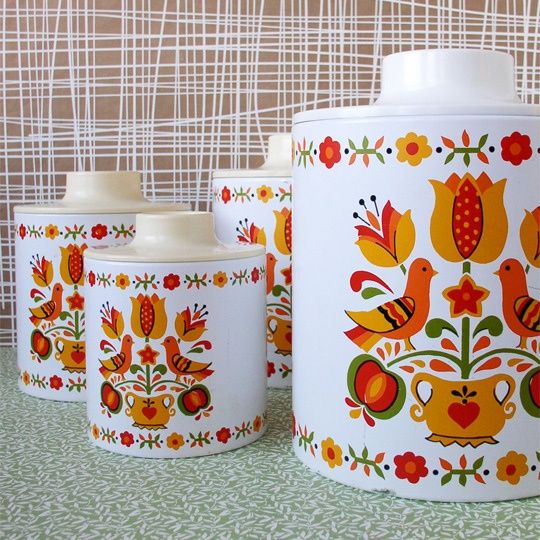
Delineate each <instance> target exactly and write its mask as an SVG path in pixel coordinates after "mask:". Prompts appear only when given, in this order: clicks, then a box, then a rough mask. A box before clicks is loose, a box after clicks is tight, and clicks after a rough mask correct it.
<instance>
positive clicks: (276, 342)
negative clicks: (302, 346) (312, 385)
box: [212, 135, 292, 388]
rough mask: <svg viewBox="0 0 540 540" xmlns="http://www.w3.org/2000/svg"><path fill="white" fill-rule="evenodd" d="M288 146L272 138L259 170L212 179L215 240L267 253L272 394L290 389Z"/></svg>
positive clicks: (226, 172) (218, 174) (227, 173)
mask: <svg viewBox="0 0 540 540" xmlns="http://www.w3.org/2000/svg"><path fill="white" fill-rule="evenodd" d="M291 145H292V141H291V136H290V135H271V136H270V137H269V140H268V159H267V160H266V162H265V163H264V165H263V166H262V167H260V168H258V169H239V170H222V171H215V172H214V173H213V191H212V193H213V199H212V201H213V206H212V209H213V211H214V215H215V219H216V234H217V236H218V238H219V239H220V240H221V241H223V242H226V243H233V242H240V243H243V244H260V245H262V246H265V247H266V292H267V308H268V312H267V318H266V337H267V342H268V343H267V373H268V384H269V386H271V387H274V388H285V387H289V386H290V385H291V378H292V376H291V374H292V355H291V354H292V321H291V301H292V272H291V257H292V212H291V203H292V185H291V175H292V167H291Z"/></svg>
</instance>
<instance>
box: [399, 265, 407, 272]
mask: <svg viewBox="0 0 540 540" xmlns="http://www.w3.org/2000/svg"><path fill="white" fill-rule="evenodd" d="M399 268H400V269H401V271H402V272H403V274H406V273H407V269H406V268H405V265H404V264H400V265H399Z"/></svg>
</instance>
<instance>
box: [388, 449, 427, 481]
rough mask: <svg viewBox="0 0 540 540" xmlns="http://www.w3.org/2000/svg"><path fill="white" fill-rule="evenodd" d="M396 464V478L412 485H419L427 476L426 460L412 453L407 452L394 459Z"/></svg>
mask: <svg viewBox="0 0 540 540" xmlns="http://www.w3.org/2000/svg"><path fill="white" fill-rule="evenodd" d="M394 463H395V464H396V476H397V477H398V478H400V479H401V480H408V481H409V482H410V483H411V484H417V483H418V481H419V480H420V478H423V477H424V476H427V474H428V470H427V467H426V459H425V458H423V457H422V456H417V455H415V454H413V453H412V452H405V453H404V454H403V455H401V456H396V457H395V458H394Z"/></svg>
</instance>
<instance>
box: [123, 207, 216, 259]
mask: <svg viewBox="0 0 540 540" xmlns="http://www.w3.org/2000/svg"><path fill="white" fill-rule="evenodd" d="M135 228H136V230H137V234H136V235H135V239H134V240H133V242H132V245H133V246H134V247H137V248H140V247H141V246H148V247H150V248H151V247H153V246H159V247H161V248H166V249H170V250H171V251H174V250H178V249H180V250H182V251H184V250H185V251H189V250H190V249H200V248H201V247H203V246H204V247H213V246H221V243H220V242H219V241H218V239H217V238H216V235H215V233H214V216H213V214H212V213H210V212H155V213H148V214H137V216H136V221H135Z"/></svg>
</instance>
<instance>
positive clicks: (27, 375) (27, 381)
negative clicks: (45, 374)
mask: <svg viewBox="0 0 540 540" xmlns="http://www.w3.org/2000/svg"><path fill="white" fill-rule="evenodd" d="M21 380H22V382H23V384H24V385H25V386H28V385H29V384H30V373H28V371H23V372H22V374H21Z"/></svg>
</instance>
